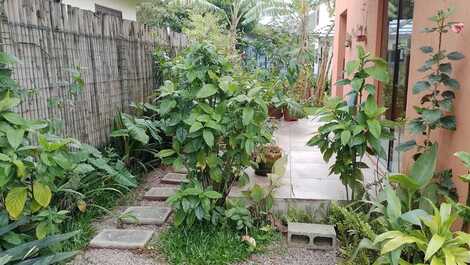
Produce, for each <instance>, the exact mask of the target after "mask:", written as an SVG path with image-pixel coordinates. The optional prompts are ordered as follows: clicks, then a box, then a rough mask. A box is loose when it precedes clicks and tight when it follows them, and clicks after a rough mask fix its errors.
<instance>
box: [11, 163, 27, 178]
mask: <svg viewBox="0 0 470 265" xmlns="http://www.w3.org/2000/svg"><path fill="white" fill-rule="evenodd" d="M12 163H13V164H15V166H16V175H17V176H18V177H20V178H22V177H24V176H26V167H25V165H24V164H23V161H21V160H13V161H12Z"/></svg>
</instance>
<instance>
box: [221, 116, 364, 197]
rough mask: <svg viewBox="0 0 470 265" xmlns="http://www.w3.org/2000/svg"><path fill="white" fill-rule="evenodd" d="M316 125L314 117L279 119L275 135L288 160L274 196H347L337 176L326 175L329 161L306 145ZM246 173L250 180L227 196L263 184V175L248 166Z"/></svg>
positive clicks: (318, 124)
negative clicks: (258, 174)
mask: <svg viewBox="0 0 470 265" xmlns="http://www.w3.org/2000/svg"><path fill="white" fill-rule="evenodd" d="M320 126H321V123H320V122H318V121H316V120H315V119H301V120H299V121H296V122H286V121H283V120H282V121H280V122H279V124H278V129H277V130H276V132H275V139H276V143H277V144H278V145H280V146H281V148H282V149H283V150H284V152H285V155H287V157H288V159H287V160H288V164H287V169H286V174H285V175H284V176H283V177H282V178H281V182H282V186H281V187H280V188H279V189H278V190H277V191H276V194H275V198H276V199H288V200H312V201H343V200H346V199H347V198H346V190H345V187H344V186H343V184H342V183H341V181H340V179H339V176H335V175H332V176H330V175H329V167H330V165H331V163H332V161H330V162H329V163H326V162H325V161H324V160H323V156H322V154H321V153H320V150H319V149H318V148H316V147H309V146H307V145H306V144H307V142H308V140H310V138H311V137H312V136H313V134H314V133H315V131H316V130H317V129H318V128H319V127H320ZM332 160H334V158H332ZM247 173H248V175H250V176H251V178H252V181H251V184H250V185H247V186H245V187H242V188H239V187H234V188H233V189H232V191H231V193H230V196H231V197H240V196H241V191H242V190H246V189H248V188H249V187H250V186H252V185H253V184H254V183H257V184H259V185H261V186H263V185H267V183H268V182H267V178H266V177H260V176H256V175H255V174H254V171H253V170H252V169H249V170H248V171H247ZM366 179H367V178H366Z"/></svg>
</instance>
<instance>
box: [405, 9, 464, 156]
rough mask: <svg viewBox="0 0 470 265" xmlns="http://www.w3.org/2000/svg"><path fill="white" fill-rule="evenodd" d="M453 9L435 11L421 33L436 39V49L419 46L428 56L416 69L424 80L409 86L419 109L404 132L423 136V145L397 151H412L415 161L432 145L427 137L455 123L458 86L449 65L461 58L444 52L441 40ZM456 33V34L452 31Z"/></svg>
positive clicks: (413, 144) (409, 144)
mask: <svg viewBox="0 0 470 265" xmlns="http://www.w3.org/2000/svg"><path fill="white" fill-rule="evenodd" d="M452 14H453V9H450V8H449V9H447V10H439V11H438V12H437V14H436V15H435V16H433V17H431V18H430V20H431V21H432V22H434V23H435V26H434V27H432V28H425V29H424V32H426V33H429V34H434V35H435V36H436V37H437V47H433V46H423V47H421V48H420V49H421V52H423V53H424V54H426V55H427V56H429V58H428V59H427V60H426V61H425V63H424V64H423V65H422V66H421V67H420V68H419V69H418V71H419V72H421V73H423V74H424V75H425V78H424V79H423V80H421V81H418V82H417V83H416V84H415V85H414V86H413V90H412V91H413V95H420V96H421V99H420V105H419V106H414V109H415V110H416V113H417V117H416V118H414V119H412V120H411V121H409V122H408V125H407V127H408V130H409V131H410V132H411V133H412V134H417V135H424V141H423V143H418V142H417V141H416V140H410V141H407V142H404V143H403V144H401V145H400V146H399V147H398V150H399V151H407V150H411V149H413V148H416V151H417V154H416V155H415V157H417V156H418V155H419V154H420V153H421V152H423V150H425V149H427V148H428V147H429V146H431V145H432V144H433V142H432V139H431V136H432V132H433V131H434V130H436V129H446V130H451V131H455V130H456V129H457V124H456V119H455V116H454V114H453V109H454V99H455V96H456V95H455V93H456V91H457V90H458V89H459V88H460V83H459V81H457V80H456V79H454V78H453V77H452V75H453V67H452V62H455V61H460V60H462V59H464V58H465V56H464V55H463V54H462V53H460V52H457V51H452V52H450V51H447V50H445V49H444V45H445V42H444V37H445V35H446V34H448V33H449V32H451V31H455V30H453V28H454V25H456V24H457V23H456V22H449V17H450V16H451V15H452ZM455 32H457V33H458V31H455Z"/></svg>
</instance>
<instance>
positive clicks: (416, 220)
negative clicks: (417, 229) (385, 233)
mask: <svg viewBox="0 0 470 265" xmlns="http://www.w3.org/2000/svg"><path fill="white" fill-rule="evenodd" d="M428 217H430V215H429V214H428V213H427V212H426V211H424V210H422V209H415V210H412V211H409V212H406V213H404V214H402V215H401V216H400V218H401V219H403V220H405V221H407V222H408V223H410V224H413V225H417V226H421V225H422V224H421V220H422V219H423V218H424V219H426V218H428Z"/></svg>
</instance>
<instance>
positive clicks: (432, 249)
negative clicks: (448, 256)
mask: <svg viewBox="0 0 470 265" xmlns="http://www.w3.org/2000/svg"><path fill="white" fill-rule="evenodd" d="M444 242H445V238H444V237H442V236H440V235H438V234H435V235H433V236H432V238H431V241H429V244H428V248H427V249H426V255H425V256H424V260H425V261H428V260H429V259H430V258H431V257H432V256H433V255H434V254H435V253H436V252H437V251H439V249H440V248H441V247H442V245H444Z"/></svg>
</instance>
